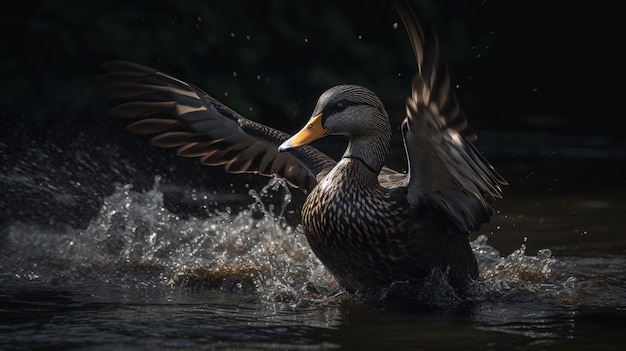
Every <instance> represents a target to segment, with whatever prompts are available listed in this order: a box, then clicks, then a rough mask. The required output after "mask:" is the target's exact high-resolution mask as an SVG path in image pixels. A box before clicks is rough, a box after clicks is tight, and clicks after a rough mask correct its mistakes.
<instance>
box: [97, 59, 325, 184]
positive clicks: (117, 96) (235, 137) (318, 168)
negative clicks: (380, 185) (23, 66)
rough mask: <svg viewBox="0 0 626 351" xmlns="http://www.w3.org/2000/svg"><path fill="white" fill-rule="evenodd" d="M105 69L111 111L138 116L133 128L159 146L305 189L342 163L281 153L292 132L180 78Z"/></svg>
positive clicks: (115, 66)
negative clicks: (263, 121) (230, 105)
mask: <svg viewBox="0 0 626 351" xmlns="http://www.w3.org/2000/svg"><path fill="white" fill-rule="evenodd" d="M104 69H105V70H106V71H107V72H106V73H104V74H102V75H101V76H99V77H98V82H99V84H100V93H101V94H102V95H103V96H104V97H106V98H108V99H111V100H114V101H116V102H117V105H116V106H114V107H113V108H111V110H110V112H111V114H113V115H116V116H119V117H123V118H128V119H131V120H133V121H132V122H131V123H129V125H128V126H127V129H128V130H129V131H130V132H132V133H135V134H142V135H153V137H152V139H151V143H152V145H154V146H157V147H162V148H176V152H177V154H178V155H179V156H181V157H193V158H199V161H200V163H202V164H204V165H209V166H220V165H221V166H223V167H224V169H225V170H226V171H228V172H232V173H259V174H261V175H265V176H273V175H275V176H278V177H281V178H284V179H285V180H286V181H287V182H288V183H289V184H290V185H292V186H294V187H297V188H300V189H301V190H302V191H303V192H305V193H308V192H309V191H310V190H312V189H313V187H314V186H315V185H316V184H317V180H316V177H317V176H318V174H320V173H322V172H327V171H328V169H330V168H332V167H333V166H334V165H335V164H336V162H335V161H334V160H333V159H332V158H330V157H329V156H327V155H326V154H324V153H322V152H321V151H319V150H317V149H315V148H313V147H311V146H305V147H302V148H300V149H298V150H294V151H292V152H290V153H279V152H278V149H277V147H278V145H280V144H281V143H282V142H283V141H285V140H287V138H288V137H289V135H287V134H285V133H283V132H280V131H278V130H275V129H273V128H270V127H267V126H265V125H262V124H260V123H256V122H254V121H251V120H249V119H246V118H244V117H243V116H241V115H239V114H238V113H236V112H235V111H233V110H231V109H230V108H228V107H227V106H225V105H223V104H222V103H221V102H219V101H217V100H216V99H214V98H213V97H211V96H209V95H207V94H206V93H204V92H203V91H202V90H200V89H199V88H197V87H195V86H194V85H192V84H189V83H186V82H184V81H182V80H180V79H177V78H175V77H172V76H170V75H167V74H165V73H162V72H159V71H157V70H155V69H152V68H149V67H145V66H142V65H139V64H136V63H132V62H126V61H112V62H107V63H105V64H104Z"/></svg>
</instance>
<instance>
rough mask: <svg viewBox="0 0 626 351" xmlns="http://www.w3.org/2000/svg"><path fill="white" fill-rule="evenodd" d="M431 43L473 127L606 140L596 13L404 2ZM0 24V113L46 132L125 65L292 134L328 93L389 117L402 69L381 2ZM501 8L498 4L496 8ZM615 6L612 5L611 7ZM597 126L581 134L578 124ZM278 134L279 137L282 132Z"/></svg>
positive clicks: (124, 10)
mask: <svg viewBox="0 0 626 351" xmlns="http://www.w3.org/2000/svg"><path fill="white" fill-rule="evenodd" d="M414 3H415V5H416V6H417V7H418V9H419V12H420V15H421V16H422V17H423V18H424V19H426V21H427V22H429V23H431V24H432V26H433V27H434V28H435V31H436V32H437V33H438V35H439V38H440V46H441V49H442V53H443V57H444V58H445V60H446V62H447V63H448V66H449V67H450V70H451V73H452V77H453V84H454V85H455V86H457V93H458V96H459V97H460V99H461V102H462V105H463V107H464V109H465V110H466V112H467V114H468V116H469V118H470V121H471V123H472V124H473V125H474V126H475V127H476V129H483V128H489V129H496V130H497V129H500V130H520V129H521V130H537V129H541V130H548V131H551V132H554V131H556V132H558V133H564V134H572V133H574V134H576V133H578V134H589V133H591V134H595V135H614V134H615V133H616V130H615V128H614V127H613V126H611V125H610V124H611V123H614V122H615V118H614V117H610V116H611V115H613V114H614V109H617V108H619V103H618V101H619V100H620V98H619V95H620V93H619V90H618V89H609V88H608V87H607V84H606V81H607V79H611V80H613V81H616V82H618V83H619V81H620V80H621V79H623V78H624V77H625V75H624V68H623V66H624V65H623V61H624V60H625V59H626V55H625V54H624V53H622V51H623V50H621V47H622V46H623V45H622V44H623V40H624V38H626V35H625V30H624V27H625V25H624V15H623V13H622V12H618V11H615V8H612V7H608V5H607V4H600V3H592V2H584V1H574V2H568V3H566V4H552V3H551V4H544V3H535V2H528V1H523V2H517V1H513V2H507V3H506V4H501V3H499V2H493V3H492V2H490V1H484V0H472V1H461V0H452V1H446V2H440V1H435V0H420V1H417V0H416V1H414ZM22 5H23V4H20V3H16V2H11V3H7V4H5V5H4V6H3V7H4V8H3V11H2V13H0V36H1V40H0V50H1V52H2V60H1V61H0V76H1V77H2V79H1V81H0V113H2V114H3V116H4V117H3V119H6V118H17V119H19V118H26V119H29V120H35V121H49V120H52V119H58V118H59V117H60V116H62V117H63V118H73V117H75V118H77V119H78V120H80V121H83V118H85V116H86V115H90V116H92V117H91V118H97V117H98V116H102V115H103V111H105V105H104V102H103V101H102V100H101V99H99V98H98V97H97V93H96V90H95V85H94V77H95V76H96V75H98V74H99V73H100V72H101V70H100V64H101V63H102V62H104V61H107V60H114V59H125V60H131V61H136V62H139V63H142V64H145V65H148V66H152V67H155V68H157V69H159V70H162V71H164V72H167V73H170V74H173V75H175V76H177V77H179V78H181V79H184V80H186V81H189V82H192V83H194V84H195V85H197V86H199V87H201V88H202V89H204V90H205V91H206V92H207V93H209V94H211V95H213V96H215V97H216V98H218V99H220V100H222V101H223V102H224V103H226V104H228V105H230V106H231V107H233V108H234V109H236V110H237V111H239V112H240V113H242V114H243V115H245V116H247V117H249V118H253V119H256V120H259V121H261V122H264V123H267V124H270V125H273V126H279V127H281V129H284V130H287V131H293V128H295V126H297V125H299V124H300V123H301V121H302V120H304V119H306V118H307V117H308V115H309V113H310V111H311V109H312V108H313V105H314V103H315V101H316V99H317V96H318V95H319V94H320V93H321V92H322V91H324V90H325V89H327V88H328V87H330V86H331V85H334V84H340V83H355V84H362V85H365V86H368V87H369V88H371V89H372V90H374V91H375V92H376V93H377V94H379V95H380V96H381V98H382V99H383V101H384V102H385V104H386V105H387V107H388V109H389V110H390V111H391V112H392V114H393V113H394V112H396V113H397V114H398V116H399V115H401V112H402V102H403V100H404V98H405V96H406V95H407V93H408V86H409V80H410V76H411V75H412V74H413V72H414V69H415V63H414V61H413V57H412V53H411V49H410V46H409V43H408V40H407V37H406V34H405V33H404V29H403V28H402V25H401V24H399V25H398V27H397V29H395V28H394V23H397V22H398V18H397V16H396V15H395V13H394V12H393V9H392V7H391V6H390V4H389V1H388V0H366V1H288V0H266V1H255V0H212V1H200V0H190V1H177V2H174V1H145V0H106V1H105V0H95V1H82V2H77V1H70V0H40V1H38V2H36V3H34V4H29V7H26V8H24V6H22ZM505 5H506V6H505ZM615 6H616V5H615ZM589 116H592V118H601V119H602V123H594V124H592V125H591V126H590V125H589V124H588V123H585V122H584V121H585V120H586V119H587V118H589ZM290 126H291V130H289V129H290V128H288V127H290Z"/></svg>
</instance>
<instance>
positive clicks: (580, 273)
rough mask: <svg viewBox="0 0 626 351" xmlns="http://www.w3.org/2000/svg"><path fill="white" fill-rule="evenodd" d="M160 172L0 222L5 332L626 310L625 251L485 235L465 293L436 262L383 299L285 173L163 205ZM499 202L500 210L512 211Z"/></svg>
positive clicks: (547, 322)
mask: <svg viewBox="0 0 626 351" xmlns="http://www.w3.org/2000/svg"><path fill="white" fill-rule="evenodd" d="M162 186H163V185H161V184H160V180H159V178H157V179H156V180H155V184H154V188H153V189H152V190H149V191H144V192H141V191H135V190H133V187H132V186H131V185H120V186H118V187H117V188H116V189H115V191H114V192H113V193H112V194H111V195H110V196H108V197H106V198H105V199H104V200H103V203H102V206H101V209H100V211H99V213H98V214H97V215H96V216H95V217H94V218H93V219H92V220H91V222H90V223H89V225H88V226H87V227H86V228H74V227H71V226H67V227H65V228H59V227H58V226H56V227H50V226H45V225H42V224H34V223H30V222H12V223H9V224H8V225H6V226H5V227H3V228H2V229H1V232H0V235H1V237H0V239H1V240H2V241H1V242H2V246H1V247H0V266H1V267H2V271H1V272H0V281H1V282H2V287H3V288H2V290H0V313H1V314H2V315H3V318H2V322H0V346H6V347H8V348H10V349H26V348H28V345H31V346H32V345H37V346H38V347H44V348H45V347H51V346H54V347H55V348H69V347H85V348H86V347H88V346H95V347H107V346H110V345H119V348H124V349H129V348H150V349H167V348H171V349H179V348H197V347H199V346H200V345H216V347H219V346H220V345H221V346H223V347H225V348H247V349H259V348H274V347H277V348H313V349H328V348H330V349H332V348H338V347H341V346H346V345H352V346H354V347H358V348H362V349H379V348H380V347H394V346H395V347H397V348H413V347H414V346H415V345H420V346H421V347H424V348H432V347H441V346H446V345H447V346H453V345H454V346H455V347H461V346H462V347H464V348H469V349H472V348H474V349H476V348H478V347H477V345H482V346H481V349H484V345H485V344H487V345H489V347H487V348H488V349H489V348H492V349H495V348H501V347H505V346H506V347H510V345H511V344H512V343H516V344H517V345H525V346H530V347H531V348H536V349H542V348H543V347H547V348H550V347H554V348H562V349H568V348H570V349H571V347H572V346H576V345H579V344H577V343H576V342H577V340H579V339H581V338H587V337H590V336H592V335H593V337H594V338H596V341H598V340H600V339H601V340H602V342H609V343H610V344H612V345H615V343H616V342H618V341H617V340H618V339H616V338H617V336H616V335H619V334H611V333H613V332H615V331H616V330H617V329H618V328H621V327H623V326H624V322H625V317H624V315H625V314H624V309H625V308H626V288H625V287H626V278H624V275H623V272H624V271H626V259H624V257H623V256H619V255H615V256H612V257H584V256H574V255H570V256H562V257H559V256H555V255H554V254H553V253H552V251H551V249H550V248H548V247H544V248H540V249H538V250H537V251H536V253H532V254H530V253H529V252H528V247H527V244H528V243H527V242H525V240H521V241H520V242H518V243H517V244H516V245H517V247H516V248H515V249H513V250H512V251H511V252H510V253H507V254H502V253H500V252H499V251H498V250H497V249H496V248H495V247H494V246H492V245H491V244H490V240H491V237H492V236H493V235H489V236H487V235H479V236H476V237H475V238H473V241H472V248H473V250H474V253H475V255H476V257H477V259H478V261H479V264H480V269H481V277H482V280H481V281H479V282H477V283H476V284H475V285H474V287H473V294H472V295H471V296H470V297H469V299H468V300H469V301H462V300H461V299H459V298H458V297H457V296H456V295H454V292H453V291H452V290H451V289H450V288H449V287H448V286H447V284H446V283H445V273H442V272H434V273H433V276H432V279H430V281H428V282H427V283H426V285H425V287H424V292H423V294H422V295H420V296H419V297H416V301H419V305H418V306H417V307H415V308H407V307H409V306H401V308H397V307H398V306H392V305H386V304H373V305H372V304H367V303H363V302H362V301H360V300H358V299H356V298H354V297H351V296H348V295H347V294H345V293H344V292H342V291H341V290H340V289H338V288H337V284H336V282H335V281H334V279H333V277H332V276H331V275H330V274H329V273H328V271H327V270H326V269H325V268H324V267H323V266H322V265H321V263H320V262H319V261H318V260H317V258H316V257H315V256H314V255H313V254H312V252H311V251H310V250H309V248H308V244H307V242H306V239H305V238H304V236H303V234H302V232H301V230H300V228H298V227H294V226H292V225H289V224H288V223H287V222H286V220H285V219H284V217H283V216H282V213H283V211H284V209H285V206H286V205H287V203H289V201H290V200H291V193H290V192H289V189H288V188H287V187H286V186H285V184H284V183H283V182H282V181H279V180H277V179H272V180H270V182H269V183H268V184H267V185H266V186H265V187H262V188H261V189H258V190H253V189H250V190H249V193H248V202H249V205H248V206H247V207H245V208H244V209H243V210H241V211H238V210H237V211H234V210H232V209H229V208H226V209H225V210H213V209H211V208H210V207H206V211H205V213H204V215H203V216H188V217H186V218H182V217H181V216H180V215H179V214H176V213H174V212H171V211H170V210H168V209H167V208H166V206H165V205H164V200H163V197H164V196H163V192H162V191H161V190H160V189H161V188H162ZM189 199H190V201H195V202H198V203H199V204H201V203H202V201H203V199H202V196H199V195H198V194H196V193H192V194H191V195H190V197H189ZM542 201H544V203H545V201H549V200H548V199H543V200H542ZM201 206H204V205H201ZM508 213H514V211H513V210H511V211H510V212H508ZM541 215H542V216H545V215H547V213H542V214H541ZM496 217H497V218H494V223H492V224H491V225H492V226H504V225H510V224H511V221H510V220H509V219H507V218H505V217H506V216H502V215H501V216H496ZM525 219H526V220H528V221H529V222H535V221H534V220H533V219H532V214H530V215H527V218H525ZM566 220H567V219H565V220H564V219H562V218H561V219H559V218H556V217H554V218H550V221H552V222H559V223H552V225H561V226H566V225H567V223H566V222H565V221H566ZM540 222H541V221H536V223H540ZM486 232H487V233H488V232H489V230H488V229H487V231H486ZM547 234H549V233H546V235H547ZM488 238H489V239H488ZM390 291H393V287H390ZM585 328H587V329H585ZM588 328H591V329H592V330H593V333H594V334H592V332H590V331H588ZM610 335H614V336H610ZM533 340H535V341H536V342H535V341H533ZM567 340H572V342H568V341H567ZM580 345H583V346H584V345H586V346H593V345H594V344H593V343H588V344H585V343H582V344H580ZM212 347H213V346H212ZM90 349H92V348H90Z"/></svg>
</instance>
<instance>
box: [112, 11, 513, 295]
mask: <svg viewBox="0 0 626 351" xmlns="http://www.w3.org/2000/svg"><path fill="white" fill-rule="evenodd" d="M394 4H395V7H396V10H397V12H398V14H399V15H400V18H401V19H402V22H403V23H404V25H405V28H406V30H407V33H408V35H409V39H410V41H411V45H412V47H413V50H414V53H415V58H416V61H417V68H418V69H417V73H416V74H415V76H414V78H413V81H412V84H411V94H410V96H409V98H407V102H406V118H405V120H404V122H403V123H402V127H401V128H402V133H403V137H404V145H405V149H406V156H407V159H408V164H407V166H408V172H407V173H406V174H404V173H401V172H396V171H394V170H392V169H390V168H388V167H386V166H385V162H386V159H387V156H388V150H389V145H390V142H391V128H392V127H391V125H390V122H389V117H388V115H387V112H386V110H385V108H384V106H383V103H382V102H381V101H380V99H379V98H378V97H377V96H376V95H375V94H374V93H373V92H372V91H371V90H369V89H366V88H364V87H361V86H356V85H340V86H335V87H332V88H330V89H328V90H327V91H326V92H324V93H323V94H322V95H321V96H320V98H319V100H318V102H317V105H316V107H315V109H314V111H313V114H312V118H311V120H310V121H309V122H308V123H307V124H306V125H305V127H304V128H303V129H302V130H301V131H300V132H298V133H297V134H295V135H294V136H292V137H289V136H288V135H287V134H285V133H283V132H280V131H277V130H275V129H272V128H270V127H267V126H264V125H261V124H259V123H256V122H253V121H251V120H248V119H246V118H244V117H242V116H241V115H239V114H237V113H236V112H235V111H232V110H231V109H229V108H228V107H226V106H224V105H223V104H221V103H220V102H219V101H217V100H216V99H215V98H213V97H211V96H209V95H207V94H206V93H204V92H203V91H202V90H200V89H199V88H197V87H195V86H193V85H191V84H189V83H186V82H183V81H181V80H179V79H176V78H174V77H171V76H169V75H167V74H164V73H162V72H158V71H156V70H154V69H151V68H147V67H144V66H140V65H137V64H133V63H128V62H119V61H117V62H112V63H108V64H106V65H105V69H106V70H107V71H108V73H105V74H104V75H102V76H101V77H100V83H101V92H102V94H103V95H104V96H107V97H109V98H112V99H115V100H117V101H118V103H119V105H118V106H117V107H114V108H113V109H112V113H113V114H116V115H119V116H122V117H125V118H129V119H131V120H132V123H130V125H129V127H128V129H129V130H130V131H131V132H134V133H137V134H149V135H154V137H153V139H152V143H153V144H154V145H155V146H159V147H172V148H176V149H177V152H178V154H179V155H181V156H184V157H197V158H199V159H200V162H202V163H203V164H207V165H212V166H216V165H223V166H224V168H225V170H226V171H228V172H232V173H240V172H254V173H259V174H262V175H276V176H278V177H281V178H284V179H286V180H287V181H288V182H289V184H291V185H292V186H294V187H296V188H299V189H300V190H302V191H303V192H305V193H307V194H308V196H307V198H306V201H305V203H304V206H303V210H302V227H303V229H304V233H305V235H306V237H307V239H308V241H309V243H310V245H311V249H312V250H313V251H314V252H315V254H316V255H317V256H318V257H319V258H320V260H321V261H322V262H323V263H324V264H325V265H326V266H327V267H328V268H329V270H330V271H331V272H332V273H333V274H334V275H335V277H336V278H337V280H338V281H339V282H340V284H341V285H342V286H343V287H345V288H346V289H347V290H349V291H355V292H365V291H371V290H372V289H380V288H386V287H389V286H390V285H391V284H393V283H394V282H407V283H409V285H411V286H413V287H417V288H419V287H421V286H422V284H423V283H424V279H425V278H426V277H428V276H429V275H430V274H431V272H432V271H433V269H440V270H441V271H442V272H445V271H447V272H448V274H449V275H448V277H449V281H450V283H451V284H452V285H453V286H455V287H456V288H458V289H459V290H463V288H464V287H465V286H467V284H468V282H470V281H472V280H473V279H476V278H477V277H478V267H477V264H476V260H475V258H474V255H473V253H472V250H471V248H470V245H469V241H468V234H469V233H471V232H473V231H475V230H477V229H478V228H479V227H480V225H481V224H483V223H485V222H486V221H488V220H489V217H490V216H491V214H492V213H493V210H492V209H491V206H490V205H489V202H490V201H489V200H491V199H497V198H500V197H501V188H500V187H501V185H503V184H506V182H505V181H504V180H503V179H502V178H501V177H500V176H499V175H498V174H497V173H496V172H495V170H494V169H493V168H492V167H491V165H489V163H488V162H487V161H486V160H485V159H484V158H483V157H482V156H481V155H480V153H479V152H478V151H477V150H476V149H475V148H474V146H473V145H472V144H471V142H470V140H473V139H475V133H474V132H473V131H471V130H470V129H469V127H468V124H467V120H466V118H465V115H464V114H463V112H462V110H461V109H460V107H459V105H458V102H457V100H456V98H455V97H454V94H453V91H452V89H451V88H450V81H449V78H448V72H447V70H446V68H445V66H444V65H443V63H442V62H441V59H440V58H439V51H438V48H437V41H436V39H435V36H434V35H433V33H432V32H430V31H429V30H427V29H426V28H423V27H422V26H421V25H420V23H419V20H418V18H417V15H416V14H415V12H414V11H413V9H412V7H411V6H410V4H409V2H407V1H405V0H395V1H394ZM326 135H344V136H346V137H347V138H348V141H349V142H348V146H347V148H346V151H345V153H344V155H343V157H342V158H341V160H339V161H338V162H337V161H334V160H332V159H331V158H329V157H328V156H326V155H325V154H323V153H322V152H320V151H319V150H317V149H315V148H313V147H311V146H309V145H307V144H308V143H309V142H311V141H313V140H316V139H319V138H322V137H324V136H326Z"/></svg>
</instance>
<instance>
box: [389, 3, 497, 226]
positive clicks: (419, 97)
mask: <svg viewBox="0 0 626 351" xmlns="http://www.w3.org/2000/svg"><path fill="white" fill-rule="evenodd" d="M394 5H395V7H396V11H397V12H398V14H399V15H400V18H401V19H402V22H403V23H404V26H405V28H406V31H407V33H408V36H409V39H410V41H411V45H412V46H413V51H414V53H415V58H416V60H417V67H418V69H417V72H416V74H415V76H414V77H413V81H412V85H411V89H412V92H411V96H410V97H409V98H408V99H407V101H406V119H405V120H404V122H403V124H402V131H403V134H404V142H405V148H406V152H407V157H408V162H409V174H408V180H407V198H408V201H409V203H411V204H412V205H416V206H419V205H420V204H423V203H426V202H429V203H431V204H435V205H437V206H439V208H441V209H442V210H444V211H445V212H446V213H448V214H449V216H450V218H451V219H452V220H453V221H454V223H455V224H456V225H457V226H458V227H459V228H460V229H461V230H463V231H466V232H468V233H470V232H472V231H474V230H477V229H478V228H479V227H480V225H481V224H482V223H485V222H487V221H488V220H489V217H490V215H491V214H492V212H493V210H492V209H491V207H490V205H489V204H488V199H490V198H501V196H502V190H501V185H505V184H506V181H505V180H504V179H503V178H502V177H501V176H500V175H499V174H498V173H497V172H496V171H495V170H494V169H493V167H492V166H491V165H490V164H489V163H488V162H487V161H486V160H485V158H484V157H483V156H482V155H481V154H480V153H479V152H478V151H477V150H476V148H475V147H474V146H473V145H472V143H471V142H470V140H471V141H473V140H475V139H476V135H475V134H474V132H473V131H471V130H470V129H469V127H468V124H467V119H466V117H465V115H464V113H463V112H462V111H461V109H460V107H459V103H458V101H457V99H456V97H455V96H454V93H453V91H452V89H451V86H450V78H449V76H448V71H447V69H446V67H445V66H444V65H443V63H442V60H441V59H440V57H439V49H438V45H437V40H436V38H435V36H434V34H433V33H432V32H431V31H429V30H428V29H427V28H423V27H422V26H421V25H420V21H419V19H418V17H417V15H416V13H415V11H414V10H413V8H412V6H411V4H410V3H409V2H408V1H407V0H395V1H394Z"/></svg>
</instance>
